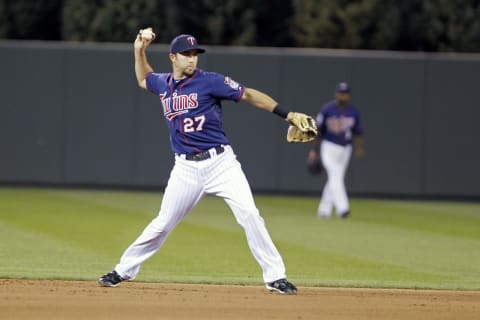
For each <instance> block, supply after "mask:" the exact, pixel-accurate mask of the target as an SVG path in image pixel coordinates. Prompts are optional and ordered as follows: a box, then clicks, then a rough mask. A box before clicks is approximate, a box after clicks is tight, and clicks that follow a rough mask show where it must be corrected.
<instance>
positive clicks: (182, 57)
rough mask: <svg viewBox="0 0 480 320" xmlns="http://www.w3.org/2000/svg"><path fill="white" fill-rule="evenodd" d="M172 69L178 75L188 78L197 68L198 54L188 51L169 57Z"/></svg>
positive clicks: (194, 51)
mask: <svg viewBox="0 0 480 320" xmlns="http://www.w3.org/2000/svg"><path fill="white" fill-rule="evenodd" d="M171 59H172V63H173V68H174V69H175V70H177V71H178V72H179V73H181V74H183V75H185V76H190V75H192V74H193V72H194V71H195V69H196V68H197V63H198V52H197V50H189V51H184V52H180V53H176V54H174V55H172V56H171Z"/></svg>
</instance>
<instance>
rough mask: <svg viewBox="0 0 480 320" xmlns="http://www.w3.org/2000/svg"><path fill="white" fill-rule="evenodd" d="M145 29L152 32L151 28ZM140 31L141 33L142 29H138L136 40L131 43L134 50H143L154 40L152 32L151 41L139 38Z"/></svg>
mask: <svg viewBox="0 0 480 320" xmlns="http://www.w3.org/2000/svg"><path fill="white" fill-rule="evenodd" d="M147 29H150V30H152V28H147ZM141 31H142V29H140V30H139V31H138V33H137V38H136V39H135V42H134V43H133V46H134V48H135V49H145V48H146V47H148V46H149V45H150V43H152V41H153V40H154V39H155V33H153V32H152V34H153V37H152V39H150V40H146V39H143V38H142V36H141Z"/></svg>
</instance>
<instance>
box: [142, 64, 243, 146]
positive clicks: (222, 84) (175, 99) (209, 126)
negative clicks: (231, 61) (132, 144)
mask: <svg viewBox="0 0 480 320" xmlns="http://www.w3.org/2000/svg"><path fill="white" fill-rule="evenodd" d="M146 82H147V89H148V90H149V91H151V92H152V93H154V94H156V95H158V96H159V97H160V100H161V101H162V106H163V114H164V116H165V120H166V122H167V127H168V130H169V131H170V143H171V146H172V150H173V152H175V153H178V154H191V153H198V152H202V151H206V150H208V149H210V148H213V147H216V146H219V145H222V144H224V145H225V144H229V141H228V138H227V136H226V135H225V132H224V130H223V127H222V105H221V101H222V100H232V101H237V102H238V101H239V100H240V99H241V98H242V95H243V92H244V91H245V87H244V86H242V85H240V84H239V83H237V82H235V81H233V80H232V79H231V78H229V77H226V76H224V75H221V74H218V73H214V72H205V71H203V70H200V69H197V70H195V72H194V73H193V74H192V75H191V76H189V77H187V78H184V79H182V80H180V81H175V80H174V79H173V74H172V73H150V74H148V75H147V78H146Z"/></svg>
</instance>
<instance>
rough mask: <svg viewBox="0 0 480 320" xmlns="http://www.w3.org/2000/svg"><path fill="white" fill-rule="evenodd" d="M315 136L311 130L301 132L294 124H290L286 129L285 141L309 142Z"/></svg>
mask: <svg viewBox="0 0 480 320" xmlns="http://www.w3.org/2000/svg"><path fill="white" fill-rule="evenodd" d="M316 138H317V135H316V134H315V133H313V132H310V131H308V132H302V131H301V130H300V129H299V128H297V127H295V126H294V125H290V126H289V127H288V131H287V141H288V142H309V141H313V140H315V139H316Z"/></svg>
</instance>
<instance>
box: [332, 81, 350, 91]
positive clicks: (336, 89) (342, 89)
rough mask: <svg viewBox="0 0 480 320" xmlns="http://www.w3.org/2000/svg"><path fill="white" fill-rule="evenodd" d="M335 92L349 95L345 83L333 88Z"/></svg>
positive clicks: (348, 88)
mask: <svg viewBox="0 0 480 320" xmlns="http://www.w3.org/2000/svg"><path fill="white" fill-rule="evenodd" d="M335 92H339V93H350V85H349V84H348V83H346V82H339V83H338V84H337V86H336V87H335Z"/></svg>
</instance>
